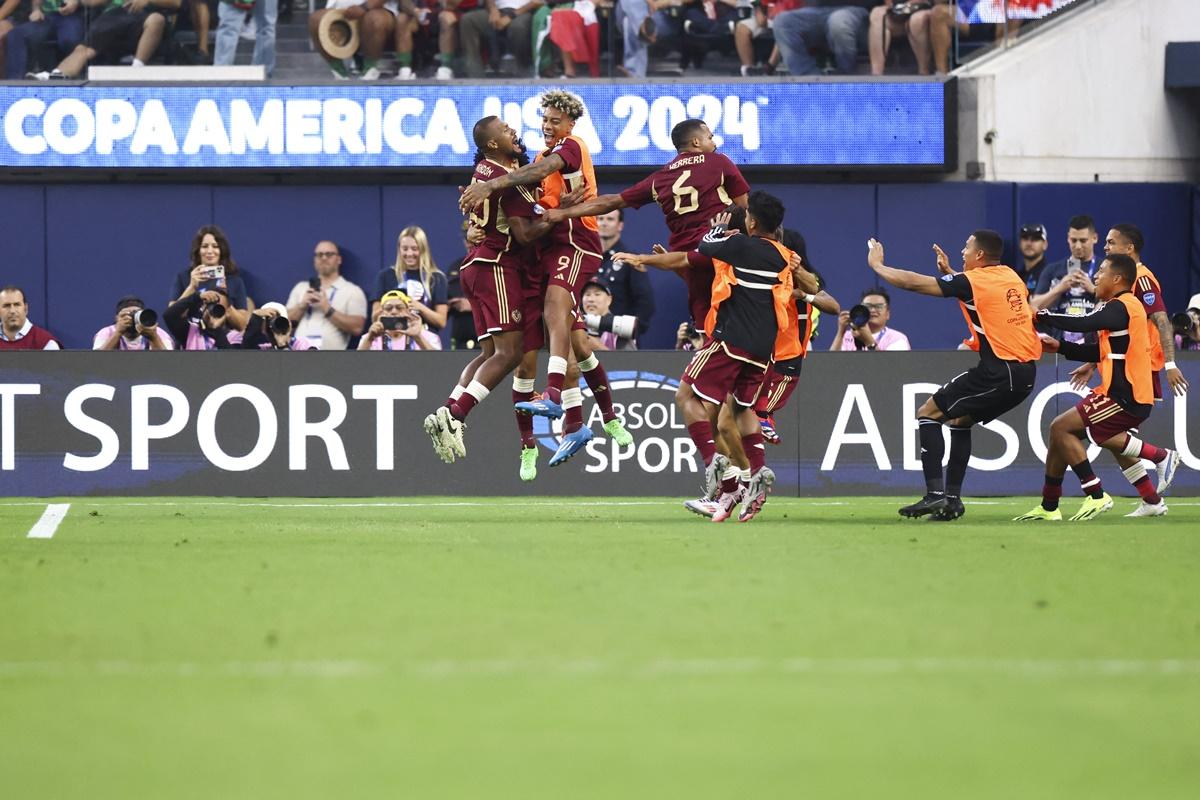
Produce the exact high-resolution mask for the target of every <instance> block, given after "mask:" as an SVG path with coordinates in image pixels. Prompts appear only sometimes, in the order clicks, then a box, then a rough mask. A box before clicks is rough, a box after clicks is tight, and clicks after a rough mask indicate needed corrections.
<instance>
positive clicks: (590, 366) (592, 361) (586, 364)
mask: <svg viewBox="0 0 1200 800" xmlns="http://www.w3.org/2000/svg"><path fill="white" fill-rule="evenodd" d="M598 366H600V359H598V358H596V354H595V353H592V354H591V355H590V356H588V357H587V358H585V359H584V360H583V361H580V362H579V371H580V372H591V371H592V370H594V369H595V368H596V367H598Z"/></svg>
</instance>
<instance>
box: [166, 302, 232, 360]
mask: <svg viewBox="0 0 1200 800" xmlns="http://www.w3.org/2000/svg"><path fill="white" fill-rule="evenodd" d="M230 316H231V315H230V313H229V298H228V297H227V296H226V294H225V290H224V289H202V290H200V291H198V292H193V293H191V294H189V295H187V296H186V297H184V298H182V299H180V300H177V301H176V302H174V303H171V305H169V306H167V310H166V311H164V312H163V324H164V325H166V326H167V330H168V331H170V332H171V335H172V336H173V337H175V341H176V342H177V343H178V344H179V346H180V347H181V348H182V349H183V350H227V349H229V348H230V347H233V346H234V345H237V344H239V343H240V342H241V341H242V333H241V331H239V330H236V329H231V328H230V325H229V321H230Z"/></svg>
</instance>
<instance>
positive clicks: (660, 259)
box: [612, 252, 691, 269]
mask: <svg viewBox="0 0 1200 800" xmlns="http://www.w3.org/2000/svg"><path fill="white" fill-rule="evenodd" d="M612 260H613V262H614V263H615V262H617V261H621V262H624V263H626V264H628V265H629V266H631V267H655V268H657V269H687V268H689V267H690V266H691V264H690V263H689V262H688V254H687V253H683V252H676V253H667V252H661V253H650V254H643V255H639V254H637V253H613V257H612Z"/></svg>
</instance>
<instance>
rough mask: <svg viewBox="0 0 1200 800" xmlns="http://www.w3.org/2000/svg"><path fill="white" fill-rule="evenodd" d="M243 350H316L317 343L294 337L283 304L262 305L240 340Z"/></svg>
mask: <svg viewBox="0 0 1200 800" xmlns="http://www.w3.org/2000/svg"><path fill="white" fill-rule="evenodd" d="M241 347H242V349H243V350H318V349H320V348H318V347H317V343H316V342H313V341H310V340H309V339H307V338H305V337H303V336H296V335H295V333H294V331H293V330H292V321H291V320H290V319H288V310H287V308H286V307H285V306H284V305H283V303H273V302H272V303H263V305H262V308H259V309H256V310H255V311H254V312H253V315H252V316H251V318H250V323H249V324H248V325H247V326H246V334H245V336H244V337H243V338H242V340H241Z"/></svg>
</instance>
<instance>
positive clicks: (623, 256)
mask: <svg viewBox="0 0 1200 800" xmlns="http://www.w3.org/2000/svg"><path fill="white" fill-rule="evenodd" d="M643 259H645V256H641V255H638V254H637V253H613V254H612V260H613V261H614V262H616V261H620V262H621V263H622V264H628V265H629V266H631V267H641V266H642V260H643Z"/></svg>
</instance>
